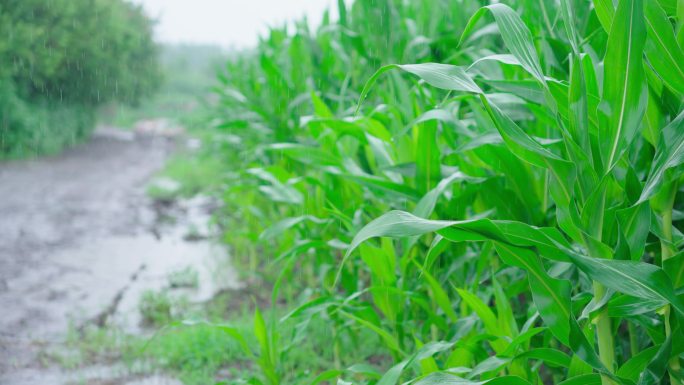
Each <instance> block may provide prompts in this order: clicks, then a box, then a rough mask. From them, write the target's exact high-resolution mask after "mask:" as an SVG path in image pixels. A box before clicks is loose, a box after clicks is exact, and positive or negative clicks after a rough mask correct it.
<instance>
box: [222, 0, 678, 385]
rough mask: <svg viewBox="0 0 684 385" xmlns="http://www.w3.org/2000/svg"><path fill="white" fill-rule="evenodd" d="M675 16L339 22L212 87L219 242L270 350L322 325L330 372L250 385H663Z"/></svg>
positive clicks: (511, 7)
mask: <svg viewBox="0 0 684 385" xmlns="http://www.w3.org/2000/svg"><path fill="white" fill-rule="evenodd" d="M683 11H684V3H682V2H681V1H680V2H677V1H670V0H662V1H661V0H657V1H656V0H619V1H615V2H614V1H610V0H595V1H591V2H590V1H586V0H560V1H554V0H540V1H529V0H520V1H515V2H513V1H509V2H506V4H503V3H492V4H490V3H489V2H486V1H467V0H461V1H456V0H454V1H446V0H444V1H438V0H432V1H425V2H403V1H390V0H385V1H378V2H371V1H368V2H366V1H358V2H356V3H355V4H354V5H353V6H352V7H351V8H350V9H347V7H346V5H345V4H344V2H342V1H340V4H339V14H340V20H339V21H338V22H337V23H333V22H330V20H329V19H328V18H326V19H325V21H324V23H323V26H322V27H321V28H320V29H319V30H318V31H317V32H316V33H311V32H310V31H309V30H308V27H306V25H304V24H303V25H300V26H299V27H298V28H297V33H296V34H295V35H293V36H290V35H289V34H288V32H287V31H286V30H282V29H276V30H273V31H272V32H271V35H270V36H269V38H268V39H265V40H264V41H263V42H262V44H261V45H260V48H259V50H258V55H254V56H248V57H244V58H242V59H240V60H239V61H237V62H235V63H233V64H231V65H229V67H228V68H229V71H228V72H227V73H226V75H224V76H223V78H222V82H221V85H220V86H218V87H217V91H218V92H219V94H220V95H221V98H222V104H221V108H222V109H223V111H222V112H217V114H218V116H219V117H220V118H219V119H218V121H217V126H218V128H219V129H221V130H225V131H227V132H228V134H229V137H228V138H227V140H226V148H227V152H229V151H233V152H234V153H235V154H239V155H237V156H234V157H232V158H231V159H233V161H234V162H236V164H239V168H238V169H237V170H236V173H235V174H234V175H233V177H232V178H231V179H230V180H229V181H228V188H227V190H226V194H225V199H226V207H227V208H228V209H229V210H234V211H237V212H238V213H239V215H236V216H228V215H227V216H226V219H225V221H226V225H227V226H235V228H233V227H230V230H229V232H230V234H229V235H228V237H227V241H228V242H229V243H231V244H234V245H239V248H236V252H238V254H244V255H247V256H248V257H247V258H246V259H247V261H246V262H247V263H248V266H250V267H251V268H252V269H253V270H254V271H255V272H256V271H259V273H258V274H259V275H260V276H261V279H263V280H266V281H270V282H272V283H273V287H274V291H273V303H274V304H275V303H276V302H277V300H278V299H279V298H282V299H284V301H285V303H286V304H287V305H288V306H289V307H292V308H293V310H291V311H290V312H288V313H287V315H285V316H284V317H283V318H282V319H281V322H283V323H285V322H295V323H297V324H298V327H297V331H298V332H297V334H296V335H294V336H280V337H281V342H282V341H286V340H287V338H290V337H291V338H292V340H293V341H299V340H301V339H302V338H304V339H305V338H306V330H307V329H306V328H307V325H308V323H309V322H310V321H311V320H312V319H313V318H321V319H324V320H326V322H328V324H329V325H330V336H331V338H330V341H321V343H323V344H326V345H329V347H330V349H328V350H325V352H327V353H325V354H329V355H330V366H331V367H330V368H317V370H316V373H317V374H315V375H314V374H307V373H284V372H282V371H279V370H278V369H277V368H272V369H269V371H268V373H266V374H265V375H264V376H263V377H264V378H267V381H268V382H270V383H276V382H283V383H287V382H292V383H304V382H305V381H306V382H308V383H321V382H324V381H331V380H332V379H334V378H338V381H339V382H338V383H347V382H346V381H350V380H351V381H352V382H353V383H364V384H382V385H387V384H397V383H400V381H404V382H405V381H409V382H410V383H413V384H422V385H428V384H470V383H473V384H485V383H486V384H490V383H491V384H542V383H544V384H548V383H554V384H602V385H609V384H611V385H612V384H639V385H642V384H658V383H670V384H681V383H682V381H683V378H684V376H683V373H682V369H681V363H680V360H681V355H682V352H684V345H683V344H682V343H683V341H684V336H683V335H682V330H681V326H680V325H681V321H682V319H684V318H683V317H684V301H683V300H682V295H681V288H682V285H683V284H684V264H683V263H682V255H683V254H682V253H681V252H680V251H679V250H680V247H681V244H682V240H683V239H684V237H683V236H682V234H681V233H680V231H679V230H678V229H677V226H676V225H677V221H678V220H679V219H680V218H681V214H680V212H679V211H678V207H679V203H680V200H679V199H678V198H679V197H680V196H679V191H680V189H679V184H680V183H679V182H680V179H681V177H682V170H683V168H682V163H683V162H684V150H683V148H684V113H683V108H682V97H683V96H684V54H683V53H682V48H683V47H684V39H683V36H684V33H682V32H681V31H682V28H681V27H682V18H683V15H682V12H683ZM467 15H472V16H471V17H469V18H468V17H467ZM407 62H408V63H410V62H415V63H418V64H392V63H407ZM382 64H384V65H382ZM238 69H244V71H242V72H238ZM374 69H377V71H376V72H375V73H372V70H374ZM231 71H232V73H231ZM403 73H405V75H404V74H403ZM375 238H379V239H378V240H372V239H375ZM244 239H248V240H249V242H244V241H243V240H244ZM251 242H255V243H256V244H258V245H260V247H258V248H254V247H252V246H251ZM238 257H239V255H238ZM361 330H363V331H370V332H372V333H373V334H374V335H375V336H376V338H377V340H378V344H379V345H380V346H382V351H383V352H382V353H381V355H380V357H375V358H373V357H363V356H361V357H359V356H358V354H361V352H358V351H355V350H354V348H353V347H354V345H355V341H358V339H359V338H361V337H360V336H361V334H360V331H361ZM273 335H275V333H273ZM270 343H271V345H273V344H276V341H273V340H270ZM262 345H263V344H262ZM269 346H270V345H269ZM287 346H288V348H287V349H280V350H279V351H280V352H281V356H280V357H274V356H273V354H271V353H269V354H271V356H269V357H272V359H271V361H269V362H270V363H271V364H269V365H270V366H269V368H271V367H273V366H274V365H275V366H277V362H282V361H283V360H286V359H287V355H288V349H292V348H293V346H296V345H291V344H288V345H287ZM262 349H264V348H263V346H262ZM269 349H271V348H269ZM345 349H347V350H345ZM321 351H322V352H323V351H324V350H323V349H322V350H321ZM372 358H373V359H372ZM371 361H373V364H372V365H369V363H371ZM262 367H264V366H263V365H262ZM274 376H275V377H278V378H277V379H276V378H275V377H274Z"/></svg>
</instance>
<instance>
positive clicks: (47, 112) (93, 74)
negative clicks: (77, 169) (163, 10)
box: [0, 0, 160, 157]
mask: <svg viewBox="0 0 684 385" xmlns="http://www.w3.org/2000/svg"><path fill="white" fill-rule="evenodd" d="M151 29H152V21H151V20H150V19H148V18H147V17H146V16H145V15H144V14H143V12H142V9H141V8H140V7H139V6H136V5H132V4H131V3H129V2H127V1H124V0H115V1H111V0H77V1H73V0H48V1H45V0H6V1H3V2H0V154H1V156H2V157H16V156H29V155H36V154H41V153H52V152H56V151H58V150H59V149H61V148H63V147H64V146H67V145H70V144H74V143H75V142H77V141H79V140H80V139H82V138H83V137H85V136H86V135H87V134H88V133H89V132H90V130H91V129H92V128H93V124H94V113H95V107H96V106H98V105H100V104H102V103H105V102H107V101H112V100H117V101H121V102H125V103H132V104H135V103H138V102H140V100H141V99H142V98H144V97H146V96H148V95H150V94H151V92H152V91H154V90H155V89H156V88H157V87H158V85H159V82H160V77H159V70H158V65H157V48H156V46H155V44H154V43H153V41H152V31H151Z"/></svg>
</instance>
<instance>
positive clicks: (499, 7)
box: [459, 4, 546, 85]
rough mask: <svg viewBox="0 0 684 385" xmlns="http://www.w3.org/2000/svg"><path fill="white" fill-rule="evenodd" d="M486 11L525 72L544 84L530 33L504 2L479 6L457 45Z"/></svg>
mask: <svg viewBox="0 0 684 385" xmlns="http://www.w3.org/2000/svg"><path fill="white" fill-rule="evenodd" d="M486 12H491V13H492V15H493V16H494V19H495V20H496V23H497V25H498V27H499V32H500V33H501V37H502V38H503V40H504V43H505V44H506V48H508V50H509V51H511V54H513V56H515V58H516V59H518V61H519V62H520V65H521V66H522V67H523V68H524V69H525V70H526V71H527V72H529V73H530V74H531V75H532V76H533V77H534V78H535V79H536V80H537V81H539V82H540V83H541V84H543V85H546V79H545V77H544V73H543V72H542V69H541V65H540V64H539V56H538V55H537V51H536V50H535V48H534V44H533V40H532V33H531V32H530V30H529V28H527V26H526V25H525V23H523V21H522V20H521V19H520V16H518V14H517V13H515V11H514V10H512V9H511V8H510V7H509V6H507V5H505V4H492V5H488V6H485V7H482V8H480V10H478V11H477V12H476V13H475V14H474V15H473V16H472V17H471V18H470V20H469V21H468V25H466V27H465V29H464V30H463V34H461V39H460V42H459V45H461V44H463V42H464V41H465V40H466V39H467V38H468V37H469V36H470V35H471V34H472V33H473V31H474V30H475V26H476V25H477V23H478V21H479V20H480V19H481V18H482V16H483V15H484V14H485V13H486Z"/></svg>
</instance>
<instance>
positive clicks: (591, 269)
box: [568, 251, 684, 314]
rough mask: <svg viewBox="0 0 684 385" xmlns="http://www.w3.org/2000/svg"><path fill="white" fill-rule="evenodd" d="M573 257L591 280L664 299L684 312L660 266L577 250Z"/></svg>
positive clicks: (640, 296)
mask: <svg viewBox="0 0 684 385" xmlns="http://www.w3.org/2000/svg"><path fill="white" fill-rule="evenodd" d="M568 252H569V255H570V258H571V259H572V261H573V263H575V264H576V265H577V266H578V267H579V268H580V269H582V270H583V271H584V272H585V273H587V275H589V277H591V279H593V280H595V281H598V282H601V283H602V284H603V285H604V286H606V287H608V288H611V289H613V290H615V291H619V292H621V293H625V294H628V295H631V296H634V297H638V298H644V299H647V300H654V301H665V302H669V303H670V304H672V306H673V307H674V308H675V309H676V310H677V311H678V312H679V313H680V314H684V304H682V303H681V300H680V299H679V298H677V296H676V294H675V291H674V289H673V287H672V282H671V281H670V277H668V276H667V274H666V273H665V272H664V271H663V270H662V269H661V268H659V267H658V266H655V265H651V264H649V263H643V262H636V261H622V260H615V259H603V258H589V257H585V256H583V255H580V254H578V253H575V252H570V251H568Z"/></svg>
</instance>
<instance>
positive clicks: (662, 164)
mask: <svg viewBox="0 0 684 385" xmlns="http://www.w3.org/2000/svg"><path fill="white" fill-rule="evenodd" d="M682 163H684V112H682V113H680V114H679V116H677V118H676V119H675V120H673V121H672V122H671V123H670V124H668V125H667V126H665V127H664V128H663V129H662V133H661V139H660V140H659V142H658V147H657V151H656V157H655V159H654V160H653V165H652V166H651V171H650V173H649V175H648V179H647V180H646V185H645V186H644V190H643V192H642V193H641V197H639V202H638V203H641V202H644V201H646V200H648V199H649V198H651V197H652V196H654V195H655V194H656V193H657V192H658V190H659V188H660V187H661V186H662V185H663V182H665V181H666V172H667V171H668V170H671V169H673V168H675V167H677V166H679V165H680V164H682Z"/></svg>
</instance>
